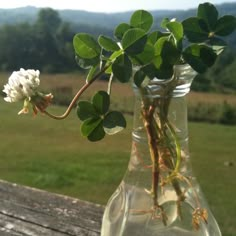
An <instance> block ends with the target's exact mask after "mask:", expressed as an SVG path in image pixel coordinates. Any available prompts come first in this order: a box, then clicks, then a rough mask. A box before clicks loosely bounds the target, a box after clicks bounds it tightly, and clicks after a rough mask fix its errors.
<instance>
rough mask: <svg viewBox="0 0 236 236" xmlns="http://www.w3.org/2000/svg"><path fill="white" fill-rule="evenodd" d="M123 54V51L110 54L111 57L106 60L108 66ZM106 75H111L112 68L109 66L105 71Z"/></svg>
mask: <svg viewBox="0 0 236 236" xmlns="http://www.w3.org/2000/svg"><path fill="white" fill-rule="evenodd" d="M122 54H123V50H119V51H115V52H113V53H112V54H111V56H110V57H109V59H108V64H109V63H111V62H113V61H115V60H116V58H117V57H119V56H120V55H122ZM106 73H107V74H111V73H112V66H109V67H108V68H107V70H106Z"/></svg>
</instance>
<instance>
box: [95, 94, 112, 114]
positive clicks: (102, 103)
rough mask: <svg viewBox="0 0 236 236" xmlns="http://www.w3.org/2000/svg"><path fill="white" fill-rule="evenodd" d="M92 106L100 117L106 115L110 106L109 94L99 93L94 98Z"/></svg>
mask: <svg viewBox="0 0 236 236" xmlns="http://www.w3.org/2000/svg"><path fill="white" fill-rule="evenodd" d="M92 104H93V106H94V108H95V110H96V111H97V112H98V113H99V114H100V115H104V114H106V113H107V111H108V109H109V106H110V96H109V94H108V93H107V92H105V91H98V92H97V93H96V94H95V95H94V96H93V98H92Z"/></svg>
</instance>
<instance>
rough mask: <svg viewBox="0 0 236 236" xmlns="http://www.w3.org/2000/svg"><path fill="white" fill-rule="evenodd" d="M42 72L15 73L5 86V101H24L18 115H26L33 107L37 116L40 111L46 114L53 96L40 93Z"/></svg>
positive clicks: (21, 70) (22, 70)
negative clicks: (40, 75)
mask: <svg viewBox="0 0 236 236" xmlns="http://www.w3.org/2000/svg"><path fill="white" fill-rule="evenodd" d="M39 74H40V72H39V71H38V70H24V69H20V71H14V72H13V73H12V74H11V76H10V77H9V79H8V83H7V84H6V85H4V89H3V92H4V93H6V97H5V98H4V100H5V101H6V102H18V101H24V105H23V109H22V110H20V111H19V112H18V114H25V113H28V111H29V106H32V109H33V113H34V114H35V115H36V114H37V113H38V111H40V112H45V110H46V108H47V107H48V106H49V105H50V103H51V101H52V98H53V95H52V94H51V93H49V94H43V93H40V92H38V87H39V84H40V80H39Z"/></svg>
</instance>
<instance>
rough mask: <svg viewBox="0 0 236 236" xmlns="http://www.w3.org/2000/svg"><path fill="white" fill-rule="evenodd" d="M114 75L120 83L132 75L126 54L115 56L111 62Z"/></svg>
mask: <svg viewBox="0 0 236 236" xmlns="http://www.w3.org/2000/svg"><path fill="white" fill-rule="evenodd" d="M112 72H113V74H114V76H115V77H116V78H117V79H118V80H119V81H120V82H122V83H125V82H128V81H129V80H130V78H131V76H132V63H131V61H130V60H129V58H128V56H127V55H126V54H122V55H120V56H119V57H117V58H116V60H115V62H114V63H113V64H112Z"/></svg>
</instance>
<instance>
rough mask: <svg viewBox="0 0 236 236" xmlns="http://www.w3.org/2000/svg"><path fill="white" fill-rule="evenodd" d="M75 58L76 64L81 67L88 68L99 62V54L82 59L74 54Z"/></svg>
mask: <svg viewBox="0 0 236 236" xmlns="http://www.w3.org/2000/svg"><path fill="white" fill-rule="evenodd" d="M75 60H76V62H77V64H78V65H79V66H80V67H81V68H83V69H89V68H91V67H95V66H96V65H98V64H99V62H100V56H97V57H94V58H92V59H84V58H81V57H79V56H78V55H76V56H75Z"/></svg>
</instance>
